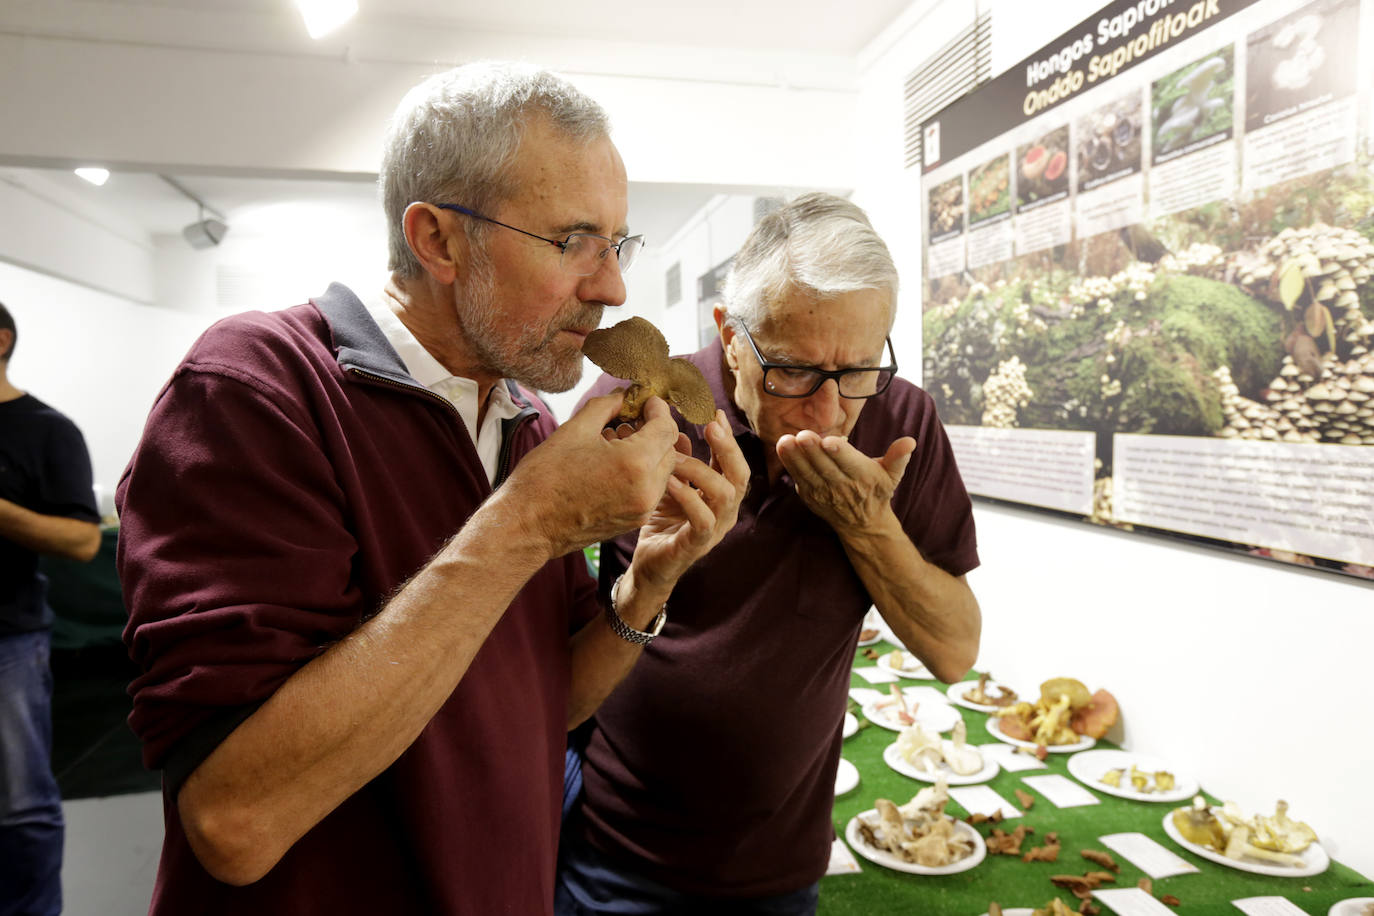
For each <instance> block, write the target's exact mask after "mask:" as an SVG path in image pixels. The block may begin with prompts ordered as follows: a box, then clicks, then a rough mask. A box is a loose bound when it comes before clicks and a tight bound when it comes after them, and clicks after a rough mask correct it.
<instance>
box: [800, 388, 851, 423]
mask: <svg viewBox="0 0 1374 916" xmlns="http://www.w3.org/2000/svg"><path fill="white" fill-rule="evenodd" d="M843 402H844V399H843V398H841V397H840V383H839V382H838V381H836V380H835V379H833V378H828V379H826V380H825V381H824V382H822V383H821V387H819V388H817V389H816V390H815V391H814V392H812V393H811V396H810V397H808V398H807V399H806V412H807V414H808V416H809V417H810V420H811V422H812V423H813V424H814V425H813V427H812V428H813V429H815V430H817V431H821V430H831V429H837V428H839V427H840V426H842V425H843V422H844V403H843Z"/></svg>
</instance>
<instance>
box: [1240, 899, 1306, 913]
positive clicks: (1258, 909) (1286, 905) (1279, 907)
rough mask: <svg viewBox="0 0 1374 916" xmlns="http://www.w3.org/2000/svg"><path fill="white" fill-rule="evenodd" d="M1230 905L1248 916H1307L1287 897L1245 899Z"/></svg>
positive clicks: (1304, 911)
mask: <svg viewBox="0 0 1374 916" xmlns="http://www.w3.org/2000/svg"><path fill="white" fill-rule="evenodd" d="M1231 903H1232V905H1234V906H1235V908H1236V909H1238V910H1240V911H1241V912H1242V913H1246V914H1248V916H1307V911H1306V910H1304V909H1303V908H1302V907H1300V906H1297V905H1296V904H1295V903H1293V901H1291V900H1289V899H1288V898H1287V897H1245V898H1243V899H1241V900H1232V901H1231Z"/></svg>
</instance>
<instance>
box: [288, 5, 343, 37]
mask: <svg viewBox="0 0 1374 916" xmlns="http://www.w3.org/2000/svg"><path fill="white" fill-rule="evenodd" d="M296 7H297V8H298V9H299V10H300V11H301V16H303V17H304V18H305V30H306V31H307V32H309V33H310V37H311V38H314V39H317V40H318V39H320V38H323V37H324V36H326V35H328V34H329V33H330V32H332V31H334V30H335V29H337V28H338V27H339V26H341V25H343V24H344V23H345V22H347V21H348V20H350V19H352V18H353V14H354V13H356V12H358V0H296Z"/></svg>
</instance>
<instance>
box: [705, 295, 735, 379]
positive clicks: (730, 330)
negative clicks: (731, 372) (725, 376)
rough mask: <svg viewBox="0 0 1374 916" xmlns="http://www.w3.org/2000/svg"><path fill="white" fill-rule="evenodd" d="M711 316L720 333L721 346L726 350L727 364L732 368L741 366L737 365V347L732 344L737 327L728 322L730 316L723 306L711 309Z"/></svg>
mask: <svg viewBox="0 0 1374 916" xmlns="http://www.w3.org/2000/svg"><path fill="white" fill-rule="evenodd" d="M711 317H712V318H713V319H714V320H715V322H716V331H717V332H719V334H720V346H721V349H723V350H724V351H725V364H726V365H727V366H729V367H730V368H731V369H738V368H739V366H737V365H735V362H736V358H735V349H734V347H732V346H730V344H731V342H732V341H734V339H735V329H734V327H732V326H731V325H730V324H728V323H727V321H728V319H729V317H730V316H729V315H727V314H726V313H725V308H724V307H723V306H719V305H717V306H716V307H715V308H713V309H711Z"/></svg>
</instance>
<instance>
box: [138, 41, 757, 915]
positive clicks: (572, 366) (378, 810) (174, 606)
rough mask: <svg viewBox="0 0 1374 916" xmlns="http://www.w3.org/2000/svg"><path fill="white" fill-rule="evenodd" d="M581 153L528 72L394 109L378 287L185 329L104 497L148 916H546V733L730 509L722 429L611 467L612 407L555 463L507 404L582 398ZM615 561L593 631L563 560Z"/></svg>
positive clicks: (578, 580) (420, 97)
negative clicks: (687, 447)
mask: <svg viewBox="0 0 1374 916" xmlns="http://www.w3.org/2000/svg"><path fill="white" fill-rule="evenodd" d="M607 131H608V125H607V120H606V115H605V113H604V112H603V111H602V110H601V108H600V107H599V106H597V105H596V103H595V102H593V101H592V100H591V99H589V98H587V97H586V96H585V95H583V94H581V93H580V92H578V91H577V90H576V89H574V88H573V87H572V86H571V85H569V84H568V83H567V82H566V81H564V80H562V79H560V78H557V77H555V76H553V75H552V74H549V73H546V72H543V71H538V70H535V69H533V68H530V67H524V66H517V65H497V64H477V65H468V66H465V67H460V68H457V69H456V70H452V71H449V72H447V73H443V74H440V75H438V76H436V77H434V78H432V79H430V80H428V81H426V82H425V83H423V84H421V85H420V86H418V87H416V89H414V90H412V92H411V93H410V94H409V95H408V96H407V97H406V98H405V100H404V101H403V102H402V103H401V106H400V108H399V110H398V111H397V113H396V116H395V118H394V119H393V122H392V125H391V128H390V131H389V134H388V137H387V144H386V150H385V155H384V159H383V166H382V174H381V186H382V192H383V194H382V196H383V203H384V208H385V210H386V215H387V219H388V224H389V229H390V235H389V239H390V249H391V261H390V269H391V274H390V277H389V278H379V280H382V279H385V282H379V283H378V288H377V290H376V291H375V292H371V293H369V292H367V291H363V292H362V293H361V294H358V293H355V292H353V291H352V290H350V289H347V288H345V287H343V286H340V285H337V284H336V285H333V286H331V287H330V288H329V289H328V291H327V292H325V293H324V294H323V295H321V296H317V297H315V298H314V299H312V300H310V301H309V302H308V303H306V304H304V305H299V306H295V307H292V308H288V309H285V310H282V311H275V312H268V313H263V312H254V313H249V314H246V315H239V316H235V317H232V318H228V319H226V320H224V321H222V322H220V323H218V324H216V325H215V326H213V327H212V328H211V329H210V330H209V331H207V332H206V333H205V334H204V335H203V336H202V337H201V339H200V340H199V341H197V342H196V343H195V345H194V346H193V347H192V349H191V352H190V353H189V355H188V356H187V357H186V358H185V360H184V361H183V362H182V364H181V365H180V366H179V367H177V369H176V370H175V372H174V373H173V375H172V378H171V380H170V381H169V382H168V384H167V386H166V387H165V388H164V389H163V391H162V392H161V393H160V394H159V396H158V398H157V401H156V403H155V405H154V406H153V410H152V414H151V416H150V417H149V419H148V424H147V428H146V429H145V431H144V434H143V438H142V441H141V442H140V444H139V446H138V448H137V450H136V452H135V454H134V456H133V460H132V462H131V463H130V465H129V468H128V470H127V471H126V472H125V476H124V478H123V480H122V481H121V483H120V486H119V490H118V497H117V498H118V504H119V508H120V512H121V520H122V529H121V534H120V541H119V548H120V557H119V559H120V577H121V580H122V582H123V586H124V593H125V598H126V603H127V605H128V607H129V610H130V622H129V626H128V628H127V630H126V638H127V642H128V645H129V649H130V654H131V655H132V657H133V658H134V659H135V660H136V661H137V662H138V663H139V665H140V666H141V667H142V670H143V674H142V675H141V676H140V677H139V678H138V679H137V680H136V681H135V682H134V684H133V685H132V687H131V692H132V693H133V697H134V709H133V714H132V716H131V717H130V722H131V724H132V725H133V727H134V729H135V731H137V732H138V734H139V735H140V736H141V737H142V739H143V742H144V752H145V760H146V762H147V763H148V764H149V765H150V766H152V767H156V768H160V769H161V770H162V772H163V796H164V807H165V812H166V817H165V822H166V838H165V840H164V844H163V851H162V860H161V864H160V866H159V871H158V879H157V885H156V889H155V891H154V900H153V903H152V908H151V913H152V914H153V916H161V914H176V916H184V914H192V913H194V914H197V916H211V914H253V916H268V914H275V913H280V914H291V916H308V914H328V916H343V914H359V916H362V914H367V916H377V914H382V913H396V914H427V916H429V914H433V916H437V914H445V916H459V914H467V916H491V914H494V913H516V914H521V916H538V914H546V913H550V912H551V911H552V907H553V896H554V887H553V885H554V866H555V860H556V853H557V837H558V830H559V814H560V805H561V801H562V789H563V753H564V749H565V747H566V743H567V730H568V729H569V728H570V727H572V726H574V725H576V724H577V723H579V722H581V721H582V720H583V719H585V718H586V717H587V715H589V714H590V712H591V711H592V710H593V709H594V708H595V707H596V705H597V703H599V702H600V700H601V699H602V698H603V697H604V696H605V695H606V693H607V692H608V691H609V690H610V689H611V688H612V687H613V686H614V684H615V683H616V682H617V681H618V680H619V679H620V678H621V677H622V676H623V675H624V673H625V672H626V671H627V670H628V669H629V667H630V666H631V665H632V664H633V663H634V661H635V659H636V658H637V657H638V656H639V654H640V652H641V651H642V647H643V644H644V642H646V641H647V640H646V631H648V630H651V629H652V628H653V626H652V624H653V621H656V620H657V621H660V622H661V620H662V619H663V613H664V611H663V606H664V603H665V602H666V600H667V598H668V595H669V593H670V592H671V590H672V587H673V585H674V584H675V583H676V581H677V579H678V577H679V576H680V575H681V574H682V572H683V571H684V570H685V569H686V568H687V567H688V566H689V565H690V564H691V563H692V562H694V561H695V560H696V559H698V558H699V557H700V556H702V555H703V553H705V551H707V550H709V549H710V547H711V546H712V545H713V544H715V543H716V542H717V541H718V540H719V539H720V537H721V536H722V535H723V533H724V532H725V531H726V530H728V529H729V528H730V527H731V526H732V525H733V523H734V520H735V514H736V510H737V507H738V504H739V500H740V495H741V494H742V493H743V490H744V486H745V484H746V481H747V478H748V468H747V466H746V465H745V462H744V459H743V456H742V455H741V454H740V453H739V450H738V447H737V445H736V443H735V441H734V438H733V437H732V436H730V435H729V430H728V427H727V426H726V425H725V421H724V417H723V415H721V416H719V417H718V418H717V419H716V420H715V421H713V422H712V423H710V424H708V425H707V427H706V435H707V439H708V441H709V443H710V448H709V451H710V452H711V455H710V458H709V460H710V462H711V463H710V464H709V465H708V463H707V462H706V461H703V460H701V459H699V458H693V457H690V456H687V455H684V454H682V453H681V452H679V451H678V443H679V434H678V430H677V427H676V425H675V424H674V423H673V421H672V419H671V418H670V416H669V413H668V407H667V404H665V403H664V402H663V401H662V400H659V399H657V398H653V399H650V400H649V401H648V403H647V404H646V406H645V416H646V418H647V422H645V423H644V425H643V427H642V428H641V429H639V430H638V431H636V432H634V433H633V434H631V435H621V436H617V435H614V434H611V435H604V434H603V428H604V427H605V425H606V423H607V421H609V420H610V419H611V418H612V417H614V416H615V415H616V413H617V411H618V410H619V408H620V405H621V401H622V398H621V396H620V395H613V396H609V397H604V398H598V399H596V400H595V401H593V402H591V403H589V404H588V405H587V407H586V408H585V409H584V410H582V411H581V412H579V413H578V414H577V415H576V416H574V417H573V418H572V419H571V420H570V421H569V422H568V423H567V424H566V425H564V426H563V427H562V428H559V429H557V430H556V431H555V428H554V427H555V423H554V421H553V419H552V417H551V415H550V414H549V412H548V410H547V409H546V408H545V407H544V405H543V404H542V402H541V401H540V400H539V398H538V397H537V396H536V395H535V394H534V392H533V391H532V390H531V389H538V390H545V391H563V390H566V389H567V388H569V387H571V386H572V385H573V384H574V383H575V382H576V381H577V380H578V378H579V376H580V374H581V368H582V352H581V347H582V342H583V340H584V339H585V338H586V336H587V334H588V333H590V332H591V331H592V330H594V329H595V328H596V327H597V325H598V324H599V323H600V321H601V317H602V312H603V310H604V309H605V308H606V307H607V306H618V305H620V304H621V303H622V302H623V301H624V299H625V285H624V282H623V280H622V278H621V272H622V271H623V270H625V269H626V268H628V267H629V265H630V261H631V259H632V258H633V255H634V252H635V251H636V250H637V249H638V248H639V245H640V243H641V242H642V239H641V238H640V237H639V236H635V235H630V234H629V230H628V227H627V225H626V199H627V187H626V179H625V168H624V166H623V164H622V163H621V160H620V156H619V154H618V153H617V152H616V149H615V146H614V145H613V144H612V143H611V141H610V138H609V136H608V133H607ZM517 227H519V228H517ZM512 230H514V231H512ZM703 455H705V452H703ZM634 529H638V530H639V538H638V547H637V548H636V550H635V552H634V555H633V559H632V560H631V561H630V562H629V563H628V566H627V568H628V571H627V574H626V576H625V578H624V579H623V580H622V582H621V587H620V589H619V590H618V592H617V595H616V597H615V601H614V602H613V603H610V604H606V605H603V604H602V603H601V602H600V601H599V600H598V598H597V595H596V585H595V582H594V581H593V580H592V578H591V576H590V575H589V574H588V572H587V568H586V563H585V561H584V560H583V557H582V553H581V548H583V547H584V546H587V545H590V544H594V543H596V542H597V541H599V540H602V539H604V538H607V537H613V536H615V535H617V534H621V533H623V532H626V531H629V530H634ZM575 629H576V635H575V636H573V635H572V633H573V631H574V630H575Z"/></svg>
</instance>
